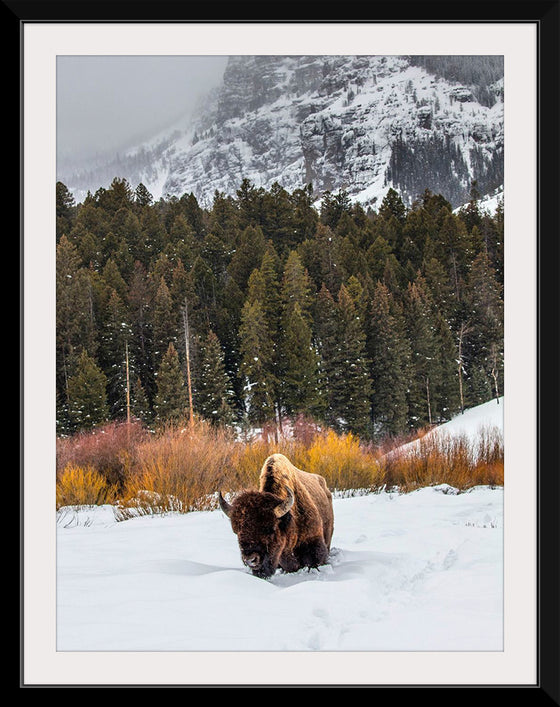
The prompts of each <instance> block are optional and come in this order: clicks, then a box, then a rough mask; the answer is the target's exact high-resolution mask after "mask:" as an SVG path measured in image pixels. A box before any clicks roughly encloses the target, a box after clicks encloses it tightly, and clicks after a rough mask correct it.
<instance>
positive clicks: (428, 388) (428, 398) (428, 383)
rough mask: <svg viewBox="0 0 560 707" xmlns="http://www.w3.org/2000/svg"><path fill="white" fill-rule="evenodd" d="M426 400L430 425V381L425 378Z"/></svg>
mask: <svg viewBox="0 0 560 707" xmlns="http://www.w3.org/2000/svg"><path fill="white" fill-rule="evenodd" d="M426 398H427V401H428V422H429V423H430V425H431V424H432V406H431V404H430V379H429V378H428V376H426Z"/></svg>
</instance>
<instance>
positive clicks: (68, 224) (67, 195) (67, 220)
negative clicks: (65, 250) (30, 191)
mask: <svg viewBox="0 0 560 707" xmlns="http://www.w3.org/2000/svg"><path fill="white" fill-rule="evenodd" d="M75 217H76V201H75V199H74V197H73V195H72V193H71V192H70V191H69V189H68V187H67V186H66V185H65V184H63V183H62V182H57V183H56V238H57V241H58V240H59V239H60V237H61V236H62V235H66V236H69V235H70V232H71V230H72V226H73V223H74V219H75Z"/></svg>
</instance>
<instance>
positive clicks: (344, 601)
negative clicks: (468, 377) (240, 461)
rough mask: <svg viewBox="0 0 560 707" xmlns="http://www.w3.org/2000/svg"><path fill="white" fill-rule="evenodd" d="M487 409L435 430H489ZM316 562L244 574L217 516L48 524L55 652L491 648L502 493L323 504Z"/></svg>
mask: <svg viewBox="0 0 560 707" xmlns="http://www.w3.org/2000/svg"><path fill="white" fill-rule="evenodd" d="M499 407H503V406H498V405H496V403H495V401H494V402H493V403H491V404H487V405H486V406H481V407H480V408H479V409H477V410H473V411H471V413H470V415H469V416H468V417H467V413H466V414H465V415H464V416H461V420H458V421H456V422H455V423H453V422H452V423H449V425H450V426H453V425H454V426H455V427H457V428H458V429H461V430H462V431H464V430H465V428H466V427H469V419H470V422H471V429H472V427H474V426H475V425H476V426H478V425H480V424H481V423H483V422H484V420H488V419H492V421H493V423H498V424H499V423H500V420H501V411H500V413H497V412H496V410H495V408H499ZM334 511H335V532H334V537H333V551H332V556H331V560H330V563H329V564H328V565H326V566H324V567H322V568H320V569H319V570H312V571H307V570H302V571H300V572H297V573H295V574H283V573H281V572H277V573H276V574H275V575H274V576H273V577H272V578H271V579H270V580H263V579H259V578H256V577H253V576H252V575H251V574H250V573H249V571H248V570H247V569H246V568H245V567H244V566H243V565H242V563H241V560H240V556H239V550H238V546H237V540H236V537H235V535H234V534H233V532H232V531H231V527H230V524H229V520H228V519H227V518H226V517H225V516H224V515H223V514H222V513H221V511H208V512H197V513H189V514H186V515H180V514H171V515H167V516H145V517H140V518H133V519H131V520H127V521H123V522H116V520H115V517H114V514H113V510H112V507H110V506H102V507H97V508H79V509H72V508H66V509H61V511H60V512H59V513H58V516H57V521H58V524H57V650H58V651H500V650H502V645H503V644H502V641H503V597H502V589H503V581H502V580H503V489H500V488H498V489H490V488H486V487H477V488H474V489H472V490H470V491H469V492H467V493H457V492H456V491H455V489H453V488H451V487H449V486H445V485H444V486H439V487H431V488H425V489H420V490H418V491H415V492H413V493H410V494H396V493H387V492H383V493H379V494H371V495H367V496H359V497H353V498H336V499H335V501H334Z"/></svg>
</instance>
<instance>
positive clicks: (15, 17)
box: [1, 0, 560, 704]
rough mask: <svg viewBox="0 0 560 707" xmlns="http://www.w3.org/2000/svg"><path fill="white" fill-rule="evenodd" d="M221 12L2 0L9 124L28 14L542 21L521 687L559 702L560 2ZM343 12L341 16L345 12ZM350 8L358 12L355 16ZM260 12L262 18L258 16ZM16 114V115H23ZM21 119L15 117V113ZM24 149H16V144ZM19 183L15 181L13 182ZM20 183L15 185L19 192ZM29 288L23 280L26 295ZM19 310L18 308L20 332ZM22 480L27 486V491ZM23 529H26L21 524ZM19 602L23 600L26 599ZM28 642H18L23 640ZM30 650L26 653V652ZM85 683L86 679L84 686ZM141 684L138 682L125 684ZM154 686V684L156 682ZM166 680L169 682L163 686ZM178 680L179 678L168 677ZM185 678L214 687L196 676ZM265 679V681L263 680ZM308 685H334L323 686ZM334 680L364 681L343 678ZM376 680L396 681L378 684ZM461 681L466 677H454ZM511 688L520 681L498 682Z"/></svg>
mask: <svg viewBox="0 0 560 707" xmlns="http://www.w3.org/2000/svg"><path fill="white" fill-rule="evenodd" d="M217 11H218V12H219V13H220V18H219V19H216V18H214V17H209V16H208V10H206V9H202V8H200V7H199V8H193V7H192V6H191V5H190V4H182V3H174V2H153V1H152V2H135V3H127V2H112V3H96V2H24V1H21V2H17V1H13V2H11V1H4V2H2V4H1V13H2V14H1V17H2V32H3V39H4V42H3V47H4V48H3V51H4V66H5V67H10V68H9V71H7V73H8V74H9V76H8V77H7V90H8V91H9V95H10V96H11V97H12V102H11V105H14V103H15V104H16V105H19V106H20V111H19V115H18V112H17V111H13V112H12V111H10V116H9V117H8V124H9V125H10V127H11V126H13V128H12V130H13V132H14V133H15V134H21V130H20V125H21V120H22V110H21V102H22V79H21V51H22V27H23V25H25V24H26V23H35V22H41V23H43V22H69V21H72V22H102V23H105V22H147V21H151V22H154V21H155V22H229V23H232V24H235V23H236V22H241V21H243V22H257V21H258V22H281V23H289V22H292V21H297V22H329V21H335V20H336V21H337V22H346V21H348V22H354V23H355V22H358V23H362V22H364V23H367V22H389V21H391V22H404V21H406V22H413V23H418V24H421V23H423V22H475V23H476V22H499V23H515V22H530V23H535V25H536V27H537V30H538V128H537V131H538V146H537V153H538V178H537V181H538V224H537V233H538V246H537V247H538V254H537V262H538V273H537V282H538V293H537V298H538V313H537V321H538V327H537V329H538V330H537V339H538V340H537V351H538V363H537V368H538V372H537V376H538V380H537V390H538V415H537V417H538V430H537V436H538V459H537V469H538V489H537V493H538V509H537V517H538V548H537V556H538V567H537V570H538V577H537V587H538V602H537V603H538V618H537V623H538V637H537V638H538V646H537V656H538V666H537V675H538V679H537V682H536V684H535V685H534V686H523V687H526V689H528V690H529V691H528V692H524V693H523V694H522V695H520V697H521V699H523V700H535V701H537V700H538V701H542V702H543V703H550V702H552V703H553V704H560V678H559V673H560V653H559V625H560V618H559V611H558V605H559V597H560V584H559V577H558V567H559V563H558V560H559V557H560V548H559V543H558V540H559V537H560V528H559V521H558V518H559V508H558V500H559V476H560V474H559V471H560V465H559V455H558V447H559V445H558V433H559V431H560V426H559V421H558V400H559V395H560V386H559V378H558V368H559V362H560V354H559V349H558V322H559V321H560V316H559V311H558V302H559V299H560V298H559V292H558V282H559V276H558V267H559V265H560V260H559V257H558V240H559V234H560V228H559V226H560V224H559V218H558V216H559V195H560V184H559V179H558V176H559V155H560V151H559V142H558V137H559V135H558V133H559V126H560V115H559V110H558V96H559V94H558V87H559V84H560V82H559V73H558V68H559V66H560V58H559V33H558V29H559V3H558V1H557V0H556V1H553V2H509V3H508V2H488V3H472V2H471V3H463V2H451V3H440V2H429V1H428V2H425V3H411V2H398V1H394V2H391V3H378V4H375V5H374V6H371V7H370V6H364V9H360V8H349V7H347V6H346V7H344V8H343V9H342V10H340V9H338V8H335V7H332V6H331V8H330V9H329V7H328V6H327V7H323V6H322V7H321V15H322V17H321V18H320V19H317V18H316V17H315V16H314V15H315V14H316V8H315V7H308V6H299V7H298V8H297V11H296V13H295V16H297V20H294V19H291V17H293V16H294V15H291V16H288V18H287V19H277V18H276V17H275V18H274V19H268V18H266V17H264V18H261V15H260V14H259V13H260V12H262V9H261V8H252V9H249V8H238V7H235V12H233V11H231V12H230V13H229V16H227V13H226V12H225V11H224V10H222V9H220V10H217ZM340 14H342V15H344V17H343V18H342V19H341V18H340V16H339V15H340ZM350 15H351V16H352V17H351V18H350V17H349V16H350ZM255 18H259V19H255ZM18 63H19V65H20V73H19V74H18V73H17V71H16V70H15V66H16V64H18ZM16 116H17V117H16ZM16 120H18V126H17V127H16V126H15V122H16ZM18 148H19V149H18ZM24 149H25V145H23V144H22V140H21V139H20V144H19V146H17V145H16V147H15V149H14V153H17V154H14V155H13V159H14V164H16V161H17V166H18V173H19V174H20V180H19V182H16V181H15V180H13V182H12V188H11V191H10V192H9V194H10V196H11V198H12V203H19V204H20V273H22V272H23V270H22V268H23V262H22V261H23V256H22V242H23V230H22V229H23V225H22V223H21V222H22V218H21V215H22V211H21V201H22V198H23V196H22V181H21V173H22V153H23V150H24ZM16 185H17V186H16ZM16 189H17V191H18V194H17V195H16V194H15V193H13V192H15V191H16ZM21 298H22V289H21V287H20V302H21ZM21 318H22V309H21V307H20V332H21V330H22V327H21ZM23 346H24V342H23V340H22V338H21V336H20V347H21V348H20V351H22V352H23ZM24 387H25V380H23V378H22V379H20V400H22V391H23V389H24ZM23 434H24V430H23V426H22V424H21V418H20V459H21V464H20V467H21V477H22V478H23V462H24V460H23V454H22V450H23V447H22V443H21V439H22V437H23ZM22 489H23V487H21V490H22ZM20 529H21V528H20ZM21 548H22V545H20V589H21V590H22V589H23V581H22V580H23V574H22V562H21V560H22V549H21ZM20 606H21V603H20ZM24 620H25V617H24V616H23V615H22V613H20V639H21V638H22V635H23V634H22V632H21V626H22V625H23V622H24ZM20 646H21V642H20ZM22 655H23V654H22V653H21V654H20V656H22ZM19 686H20V687H64V686H50V685H44V686H36V685H26V684H25V682H24V673H23V660H21V661H20V681H19ZM80 687H87V686H80ZM124 687H134V686H129V685H127V686H124ZM156 687H157V686H156ZM160 687H164V686H160ZM171 687H173V686H171ZM186 687H213V686H202V685H193V686H186ZM216 687H236V688H239V687H255V686H252V685H241V686H234V685H232V686H221V685H218V686H216ZM256 687H259V686H256ZM260 687H297V686H290V685H270V686H269V685H267V686H260ZM307 687H313V688H317V687H319V688H320V687H328V686H325V685H321V684H320V681H318V683H317V684H316V685H309V686H307ZM336 687H364V686H361V685H360V686H349V685H340V686H336ZM371 687H376V688H378V689H382V688H387V687H391V686H375V685H373V686H371ZM411 687H418V688H419V689H423V690H430V692H433V694H430V695H429V696H428V695H426V694H422V695H421V696H422V697H426V698H427V699H433V698H434V697H435V698H436V699H448V697H449V696H448V695H445V694H444V693H440V692H439V691H438V690H437V689H434V688H438V687H441V686H436V685H430V686H411ZM453 687H464V686H460V685H457V686H453ZM496 687H497V688H501V689H505V688H511V687H515V686H510V685H497V686H496ZM480 690H481V692H482V694H478V692H477V694H476V695H473V696H472V697H473V698H474V699H477V700H478V699H481V698H482V697H483V696H484V699H488V700H490V699H491V700H495V699H496V697H497V695H494V694H493V692H492V688H490V689H484V687H481V688H480Z"/></svg>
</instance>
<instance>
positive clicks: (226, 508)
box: [218, 491, 231, 518]
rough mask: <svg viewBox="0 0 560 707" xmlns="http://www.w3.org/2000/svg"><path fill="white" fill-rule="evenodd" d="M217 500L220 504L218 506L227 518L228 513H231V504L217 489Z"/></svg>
mask: <svg viewBox="0 0 560 707" xmlns="http://www.w3.org/2000/svg"><path fill="white" fill-rule="evenodd" d="M218 502H219V504H220V508H221V509H222V511H223V512H224V513H225V514H226V516H227V517H228V518H229V515H230V513H231V506H230V504H229V503H228V502H227V501H226V499H225V498H224V497H223V496H222V492H221V491H218Z"/></svg>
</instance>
